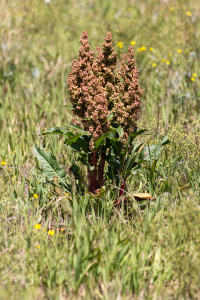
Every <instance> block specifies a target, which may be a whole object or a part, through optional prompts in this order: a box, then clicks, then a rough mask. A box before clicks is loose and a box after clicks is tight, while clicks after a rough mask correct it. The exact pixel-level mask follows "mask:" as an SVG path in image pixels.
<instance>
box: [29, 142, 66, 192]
mask: <svg viewBox="0 0 200 300" xmlns="http://www.w3.org/2000/svg"><path fill="white" fill-rule="evenodd" d="M33 153H34V154H35V155H36V157H37V159H38V160H39V162H40V163H41V164H42V166H43V173H44V175H45V176H46V179H47V180H49V181H53V180H54V178H55V177H56V178H58V180H59V181H60V183H61V184H62V185H63V186H64V187H67V184H66V178H67V177H68V175H67V172H66V171H65V170H64V169H63V168H62V166H61V165H59V163H58V162H57V160H56V158H55V156H53V155H52V154H50V153H46V152H44V151H43V150H42V149H40V148H39V147H38V146H37V145H35V146H34V148H33Z"/></svg>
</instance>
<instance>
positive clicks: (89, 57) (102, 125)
mask: <svg viewBox="0 0 200 300" xmlns="http://www.w3.org/2000/svg"><path fill="white" fill-rule="evenodd" d="M80 43H81V45H82V46H81V47H80V48H79V57H78V60H73V62H72V72H71V73H70V74H69V78H68V86H69V94H70V101H71V103H72V105H73V107H74V108H75V110H74V113H75V115H77V116H78V117H87V118H88V117H90V118H91V119H89V120H82V123H83V124H84V128H85V130H89V132H90V133H91V134H92V136H93V142H92V141H91V143H90V144H91V145H90V147H91V149H92V148H93V147H94V142H95V141H96V140H97V139H98V138H99V137H100V136H101V135H102V134H103V133H105V132H107V131H108V130H109V126H110V124H111V125H114V124H115V125H117V126H119V125H121V126H123V128H124V132H125V135H124V139H127V137H128V133H130V132H133V131H134V128H135V126H136V121H137V113H138V111H139V109H140V106H141V101H140V97H141V96H142V93H143V90H141V89H140V86H139V84H138V73H139V71H138V69H136V68H135V60H134V53H133V48H132V47H131V46H130V47H129V48H128V54H127V55H125V56H124V58H125V61H123V62H122V64H121V68H120V69H119V70H116V68H117V53H116V52H113V47H112V34H111V33H109V34H108V35H107V37H106V38H105V43H103V50H101V48H100V47H97V58H96V59H94V52H93V51H90V46H89V39H88V33H87V31H84V32H83V34H82V35H81V38H80ZM111 114H112V115H113V117H112V119H111V120H110V121H108V120H107V118H108V116H109V115H111ZM73 122H74V123H76V124H77V122H78V120H77V119H76V118H74V119H73Z"/></svg>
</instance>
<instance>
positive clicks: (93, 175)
mask: <svg viewBox="0 0 200 300" xmlns="http://www.w3.org/2000/svg"><path fill="white" fill-rule="evenodd" d="M89 164H90V165H91V166H94V170H93V171H90V169H89V168H88V185H89V186H88V190H89V192H92V193H93V192H94V191H95V190H96V189H97V152H96V151H94V152H93V153H92V154H91V156H90V158H89Z"/></svg>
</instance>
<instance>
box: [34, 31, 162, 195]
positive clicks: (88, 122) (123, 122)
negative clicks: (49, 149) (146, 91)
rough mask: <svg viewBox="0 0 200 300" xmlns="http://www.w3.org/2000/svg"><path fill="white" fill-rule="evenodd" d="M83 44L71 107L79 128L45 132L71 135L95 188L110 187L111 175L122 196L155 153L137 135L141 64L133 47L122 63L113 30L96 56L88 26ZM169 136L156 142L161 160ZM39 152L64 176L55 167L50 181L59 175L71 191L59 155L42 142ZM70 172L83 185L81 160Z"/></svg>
mask: <svg viewBox="0 0 200 300" xmlns="http://www.w3.org/2000/svg"><path fill="white" fill-rule="evenodd" d="M80 43H81V47H80V48H79V56H78V59H77V60H76V59H74V60H73V61H72V72H71V73H70V74H69V77H68V87H69V95H70V102H71V104H72V106H67V105H66V106H65V107H67V108H70V109H71V110H72V111H73V113H74V117H73V120H72V123H71V124H69V125H68V128H69V129H73V132H72V131H70V130H69V129H68V130H67V129H64V128H58V127H55V128H50V129H48V130H47V131H46V132H44V133H43V134H44V135H46V134H52V133H53V134H55V133H56V134H62V135H64V136H65V138H66V139H65V145H66V146H67V147H68V148H70V149H72V151H75V152H77V153H78V159H77V161H81V162H82V163H83V164H84V165H85V166H86V168H87V178H88V186H87V190H88V191H89V192H91V193H97V192H98V191H99V189H101V188H102V186H104V184H105V179H108V180H109V181H111V182H112V183H115V185H117V186H118V190H119V192H118V195H119V197H120V196H123V194H124V190H125V189H126V179H127V177H128V176H129V175H130V174H135V173H136V172H137V171H138V170H139V168H140V163H141V162H143V161H144V160H148V159H149V158H150V157H149V154H148V155H147V153H149V151H147V150H148V149H147V146H146V148H145V147H144V146H145V145H144V144H142V143H139V141H138V140H136V137H137V136H138V135H140V134H142V133H143V132H144V131H145V130H140V131H137V127H136V123H137V118H138V112H139V110H140V107H141V96H142V94H143V90H142V89H141V88H140V85H139V81H138V76H139V70H138V69H137V68H136V66H135V59H134V52H133V48H132V46H130V47H129V48H128V53H127V54H126V55H124V60H123V61H122V62H121V66H119V67H118V57H117V53H116V52H114V51H113V46H112V34H111V33H108V35H107V37H106V38H105V43H103V44H102V49H101V48H100V47H97V48H96V51H97V55H96V58H95V53H94V51H90V46H89V39H88V33H87V31H84V32H83V34H82V35H81V38H80ZM65 109H66V108H65ZM166 141H167V139H164V140H162V142H160V143H158V145H155V146H154V147H153V149H152V151H154V152H155V153H156V154H155V153H154V154H153V152H152V155H153V156H155V159H157V156H158V154H159V153H160V149H161V146H162V145H163V144H164V143H166ZM145 149H146V150H145ZM34 151H35V153H36V155H37V157H38V158H39V160H40V161H42V163H43V164H44V156H45V164H46V170H47V169H48V165H51V164H52V163H53V164H54V168H55V167H56V169H57V172H58V174H59V176H57V175H56V174H54V172H53V171H52V168H50V169H49V173H48V174H47V177H48V178H49V180H50V181H52V180H53V179H54V177H55V176H56V178H58V179H59V184H61V185H62V187H63V188H65V189H68V190H70V189H71V185H70V184H66V179H65V177H66V178H67V177H68V179H69V178H70V173H67V172H66V171H64V170H63V168H62V167H61V166H59V165H58V163H57V161H56V160H55V158H54V157H53V156H51V155H49V154H45V153H44V152H43V150H41V149H39V148H38V147H37V146H36V147H35V149H34ZM144 153H146V154H144ZM41 156H42V158H41ZM47 160H49V161H48V163H46V161H47ZM70 172H71V174H72V173H73V176H74V177H75V179H76V180H77V182H78V181H79V188H80V186H81V183H82V179H81V174H80V170H79V167H78V165H77V164H73V166H72V167H71V168H70ZM49 174H51V175H50V176H49ZM63 176H64V177H63ZM63 178H64V179H63ZM81 191H83V189H82V187H81Z"/></svg>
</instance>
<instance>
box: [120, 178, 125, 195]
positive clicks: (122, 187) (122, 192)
mask: <svg viewBox="0 0 200 300" xmlns="http://www.w3.org/2000/svg"><path fill="white" fill-rule="evenodd" d="M124 189H125V181H123V183H122V184H121V188H120V191H119V197H121V196H123V195H124Z"/></svg>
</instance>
